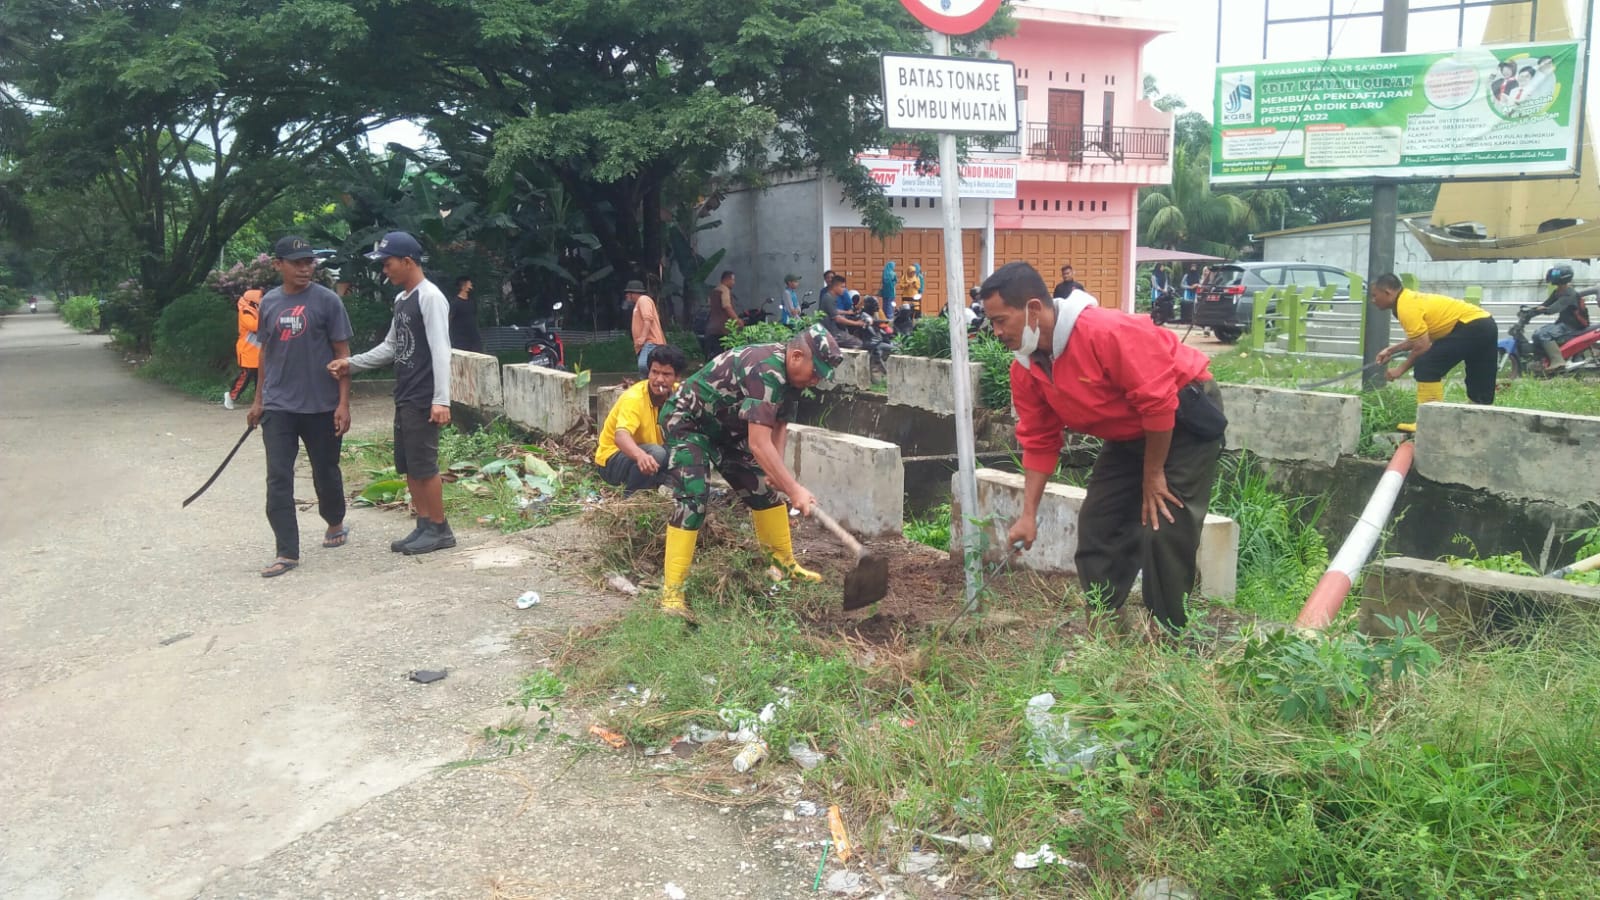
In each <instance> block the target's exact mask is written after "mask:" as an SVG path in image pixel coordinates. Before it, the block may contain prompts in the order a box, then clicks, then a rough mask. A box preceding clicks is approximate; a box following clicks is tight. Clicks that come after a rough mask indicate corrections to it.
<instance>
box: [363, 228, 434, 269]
mask: <svg viewBox="0 0 1600 900" xmlns="http://www.w3.org/2000/svg"><path fill="white" fill-rule="evenodd" d="M390 256H400V257H406V256H409V257H411V258H412V259H414V260H416V261H417V262H422V245H421V244H419V243H417V239H416V238H414V237H412V236H411V235H409V234H406V233H405V232H404V231H391V232H389V233H388V234H386V235H384V236H383V240H381V241H378V246H377V247H375V248H373V251H372V252H371V253H368V254H367V259H386V258H388V257H390Z"/></svg>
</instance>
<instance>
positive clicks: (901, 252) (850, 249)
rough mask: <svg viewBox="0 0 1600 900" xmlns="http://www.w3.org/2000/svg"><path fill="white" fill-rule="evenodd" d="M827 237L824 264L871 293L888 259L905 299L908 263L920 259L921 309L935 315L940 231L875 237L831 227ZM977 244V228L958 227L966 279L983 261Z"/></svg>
mask: <svg viewBox="0 0 1600 900" xmlns="http://www.w3.org/2000/svg"><path fill="white" fill-rule="evenodd" d="M828 239H829V249H830V253H829V265H831V266H832V267H833V270H834V271H835V272H837V273H838V274H840V275H843V276H844V277H845V278H846V279H847V280H848V281H849V285H850V289H851V290H856V291H860V292H861V293H863V294H873V295H876V294H877V293H878V289H879V287H880V286H881V285H882V282H883V265H884V263H886V262H888V261H889V260H891V259H892V260H894V266H895V272H896V274H897V275H898V276H899V278H900V286H899V288H898V291H897V293H898V295H899V296H898V300H900V301H904V300H907V299H909V298H910V289H909V287H908V282H909V281H910V273H911V266H912V264H913V263H921V264H922V276H923V278H924V279H926V281H927V284H926V286H924V287H923V289H922V313H923V315H928V316H936V315H938V314H939V311H940V310H942V309H944V298H945V287H944V285H945V278H944V271H945V270H944V232H943V231H941V230H940V229H938V228H907V229H904V230H903V231H901V232H900V233H899V234H896V235H893V236H892V237H888V238H884V239H882V240H880V239H878V238H875V237H873V236H872V232H871V230H869V229H866V228H835V229H833V230H832V232H831V233H830V234H829V236H828ZM982 248H983V232H982V231H981V230H979V229H976V228H964V229H962V230H961V257H962V260H961V261H962V268H963V269H964V273H965V275H966V277H967V281H968V282H970V283H972V284H977V283H978V282H979V281H980V280H981V279H980V278H979V277H978V275H979V272H978V270H979V269H980V268H981V267H982V265H983V255H982Z"/></svg>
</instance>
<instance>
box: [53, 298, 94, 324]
mask: <svg viewBox="0 0 1600 900" xmlns="http://www.w3.org/2000/svg"><path fill="white" fill-rule="evenodd" d="M61 318H63V319H65V320H66V322H67V324H68V325H71V326H72V327H73V328H76V329H77V330H79V331H94V330H96V329H98V328H99V327H100V301H98V300H96V299H95V298H93V297H85V296H83V295H81V294H80V295H78V296H76V297H68V298H67V302H66V303H63V304H61Z"/></svg>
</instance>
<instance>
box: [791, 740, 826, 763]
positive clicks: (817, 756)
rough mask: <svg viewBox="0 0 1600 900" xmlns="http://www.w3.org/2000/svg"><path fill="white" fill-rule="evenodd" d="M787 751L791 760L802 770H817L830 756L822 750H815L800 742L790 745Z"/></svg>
mask: <svg viewBox="0 0 1600 900" xmlns="http://www.w3.org/2000/svg"><path fill="white" fill-rule="evenodd" d="M787 749H788V751H789V758H790V759H792V760H794V761H795V763H797V764H798V765H799V766H800V768H802V769H807V770H810V769H815V768H816V767H817V766H820V765H822V763H823V761H824V760H826V759H827V758H828V754H826V753H823V752H822V751H821V750H813V749H811V748H810V747H807V746H806V745H805V744H802V743H800V742H798V741H796V742H795V743H793V744H790V745H789V746H788V748H787Z"/></svg>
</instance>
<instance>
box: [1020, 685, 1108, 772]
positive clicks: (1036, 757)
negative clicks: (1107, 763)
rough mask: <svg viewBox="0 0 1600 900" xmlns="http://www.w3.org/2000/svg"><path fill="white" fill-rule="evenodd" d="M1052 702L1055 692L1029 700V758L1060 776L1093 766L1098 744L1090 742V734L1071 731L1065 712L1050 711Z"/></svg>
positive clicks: (1052, 705)
mask: <svg viewBox="0 0 1600 900" xmlns="http://www.w3.org/2000/svg"><path fill="white" fill-rule="evenodd" d="M1055 705H1056V698H1055V695H1054V694H1048V693H1046V694H1039V695H1038V696H1036V697H1034V698H1032V699H1030V700H1029V701H1028V708H1027V711H1026V713H1025V717H1026V720H1027V723H1028V757H1029V758H1030V759H1032V760H1033V761H1034V762H1036V763H1038V764H1039V765H1041V766H1044V767H1045V768H1046V769H1049V770H1050V771H1052V772H1055V773H1057V774H1060V775H1066V774H1070V773H1071V772H1073V771H1074V770H1075V769H1080V768H1082V769H1089V768H1093V766H1094V758H1095V755H1096V754H1098V753H1099V752H1100V749H1101V748H1100V745H1099V744H1091V743H1090V735H1088V734H1086V733H1083V732H1081V731H1074V730H1073V728H1072V723H1071V722H1070V721H1069V720H1068V718H1067V714H1066V713H1064V712H1052V709H1053V708H1054V707H1055Z"/></svg>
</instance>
